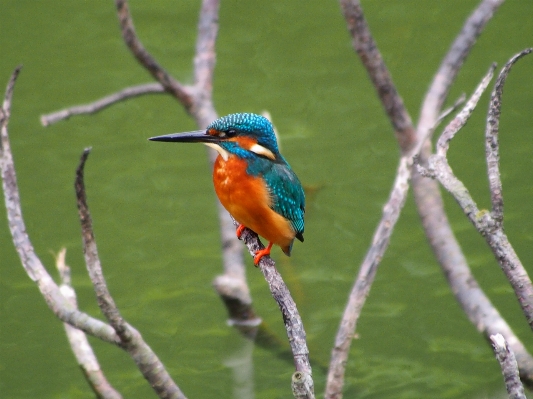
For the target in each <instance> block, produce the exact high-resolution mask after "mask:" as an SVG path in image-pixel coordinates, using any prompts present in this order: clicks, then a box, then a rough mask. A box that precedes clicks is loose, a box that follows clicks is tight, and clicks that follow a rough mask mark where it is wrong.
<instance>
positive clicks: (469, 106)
mask: <svg viewBox="0 0 533 399" xmlns="http://www.w3.org/2000/svg"><path fill="white" fill-rule="evenodd" d="M495 69H496V64H492V65H491V66H490V68H489V72H488V73H487V74H486V75H485V77H484V78H483V80H482V81H481V83H480V84H479V85H478V87H477V88H476V90H475V91H474V93H473V94H472V96H471V97H470V98H469V99H468V101H467V102H466V104H465V106H464V107H463V109H462V110H461V111H460V112H459V114H457V116H456V117H455V118H453V120H452V121H451V122H450V123H449V124H448V125H447V126H446V128H445V129H444V131H443V132H442V134H441V136H440V137H439V140H438V141H437V154H438V155H440V156H443V157H444V156H446V153H447V152H448V148H449V143H450V140H451V139H453V138H454V136H455V134H456V133H457V132H458V131H459V130H460V129H461V128H462V127H463V126H464V125H466V122H467V121H468V119H469V118H470V116H471V115H472V112H474V109H475V108H476V105H477V103H478V101H479V99H480V98H481V95H482V94H483V92H484V91H485V90H486V89H487V86H488V85H489V83H490V81H491V80H492V77H493V75H494V70H495Z"/></svg>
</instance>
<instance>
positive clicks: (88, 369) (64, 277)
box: [56, 248, 122, 399]
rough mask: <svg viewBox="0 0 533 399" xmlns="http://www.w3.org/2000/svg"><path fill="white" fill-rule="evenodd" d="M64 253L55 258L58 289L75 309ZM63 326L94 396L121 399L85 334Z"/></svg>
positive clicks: (61, 252)
mask: <svg viewBox="0 0 533 399" xmlns="http://www.w3.org/2000/svg"><path fill="white" fill-rule="evenodd" d="M66 253H67V250H66V249H65V248H63V249H62V250H61V251H60V252H59V253H58V254H57V257H56V267H57V270H58V271H59V277H60V279H61V285H60V287H59V289H60V290H61V293H62V294H63V295H64V296H65V298H66V299H67V300H68V301H69V302H70V303H71V304H72V306H73V307H74V308H77V307H78V304H77V301H76V292H75V291H74V289H73V288H72V284H71V278H70V267H69V266H68V265H67V264H66V263H65V255H66ZM63 326H64V327H65V332H66V334H67V338H68V341H69V343H70V347H71V348H72V352H74V356H75V357H76V360H77V362H78V364H79V366H80V368H81V370H82V371H83V374H84V375H85V378H86V380H87V382H88V383H89V385H90V387H91V388H92V390H93V391H94V393H95V394H96V396H97V397H98V398H102V399H122V395H120V393H118V392H117V391H116V390H115V388H113V386H112V385H111V384H110V383H109V381H107V379H106V377H105V375H104V373H103V371H102V369H101V368H100V364H99V363H98V360H97V359H96V356H95V354H94V352H93V349H92V347H91V344H90V343H89V341H88V340H87V336H86V335H85V333H84V332H83V331H80V330H78V329H77V328H74V327H72V326H71V325H69V324H67V323H63Z"/></svg>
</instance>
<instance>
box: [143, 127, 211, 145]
mask: <svg viewBox="0 0 533 399" xmlns="http://www.w3.org/2000/svg"><path fill="white" fill-rule="evenodd" d="M148 140H151V141H168V142H173V143H218V142H219V141H220V137H217V136H212V135H210V134H208V133H207V132H206V131H205V130H195V131H194V132H186V133H172V134H165V135H164V136H155V137H150V138H149V139H148Z"/></svg>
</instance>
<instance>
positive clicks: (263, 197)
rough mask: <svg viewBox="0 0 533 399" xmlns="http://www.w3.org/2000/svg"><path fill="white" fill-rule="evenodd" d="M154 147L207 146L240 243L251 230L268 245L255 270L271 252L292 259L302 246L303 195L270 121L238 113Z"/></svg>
mask: <svg viewBox="0 0 533 399" xmlns="http://www.w3.org/2000/svg"><path fill="white" fill-rule="evenodd" d="M149 140H151V141H163V142H173V143H203V144H205V145H207V146H208V147H211V148H213V149H215V150H216V151H217V152H218V156H217V158H216V160H215V163H214V168H213V185H214V187H215V192H216V194H217V196H218V199H219V200H220V202H221V204H222V205H223V206H224V208H225V209H226V210H227V211H228V212H229V213H230V215H231V216H233V218H234V219H235V220H236V221H237V222H238V223H239V226H238V227H237V230H236V234H237V238H239V239H240V238H241V235H242V233H243V231H244V229H245V228H248V229H250V230H252V231H254V232H255V233H257V234H258V235H259V236H261V237H263V238H265V239H266V240H267V241H268V246H267V247H266V248H264V249H261V250H259V251H257V252H256V253H255V255H254V265H255V266H257V265H258V264H259V262H260V260H261V258H263V257H264V256H266V255H270V251H271V249H272V246H273V245H274V244H275V245H278V246H279V247H280V248H281V249H282V251H283V252H284V253H285V254H286V255H287V256H290V255H291V251H292V246H293V243H294V239H295V238H297V239H298V240H300V241H301V242H303V241H304V236H303V234H304V214H305V193H304V190H303V188H302V184H301V183H300V180H299V179H298V177H297V176H296V174H295V173H294V171H293V170H292V168H291V167H290V165H289V163H288V162H287V161H286V160H285V158H284V157H283V156H282V155H281V153H280V151H279V147H278V143H277V140H276V134H275V133H274V128H273V126H272V123H270V121H269V120H268V119H267V118H265V117H263V116H261V115H257V114H252V113H236V114H230V115H226V116H224V117H221V118H218V119H216V120H215V121H213V122H212V123H211V124H209V126H207V128H206V129H205V130H197V131H191V132H185V133H173V134H166V135H163V136H155V137H151V138H149Z"/></svg>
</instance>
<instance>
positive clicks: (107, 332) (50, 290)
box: [0, 67, 119, 344]
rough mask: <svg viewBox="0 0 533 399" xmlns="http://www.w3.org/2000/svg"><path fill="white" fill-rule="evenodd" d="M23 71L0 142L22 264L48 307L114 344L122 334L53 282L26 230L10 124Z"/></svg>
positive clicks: (2, 116) (7, 101)
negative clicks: (80, 306) (76, 304)
mask: <svg viewBox="0 0 533 399" xmlns="http://www.w3.org/2000/svg"><path fill="white" fill-rule="evenodd" d="M19 71H20V67H19V68H17V69H16V70H15V71H14V73H13V75H12V76H11V79H10V81H9V84H8V87H7V90H6V95H5V98H4V102H3V106H2V111H1V112H0V120H1V142H2V145H1V147H0V168H1V169H2V185H3V189H4V198H5V204H6V209H7V219H8V224H9V229H10V231H11V236H12V238H13V243H14V245H15V248H16V250H17V252H18V254H19V257H20V260H21V263H22V266H23V267H24V270H25V271H26V273H27V274H28V276H29V277H30V278H31V279H32V280H33V281H35V283H36V284H37V286H38V287H39V290H40V291H41V294H42V295H43V298H44V300H45V301H46V304H47V305H48V307H49V308H50V309H51V310H52V311H53V312H54V314H55V315H56V316H57V317H58V318H59V319H60V320H61V321H63V322H65V323H68V324H70V325H72V326H74V327H76V328H78V329H80V330H82V331H85V332H86V333H88V334H91V335H93V336H95V337H98V338H100V339H102V340H104V341H107V342H111V343H114V344H118V343H119V338H118V336H117V335H116V333H115V331H114V330H113V329H112V328H111V327H110V326H108V325H107V324H105V323H103V322H102V321H100V320H97V319H94V318H92V317H90V316H88V315H87V314H85V313H82V312H79V311H78V310H76V309H75V308H73V307H72V305H71V304H70V303H69V301H67V300H66V298H65V297H64V296H63V295H62V294H61V292H60V291H59V287H58V286H57V285H56V284H55V283H54V281H53V280H52V278H51V277H50V275H49V274H48V272H47V271H46V269H45V268H44V266H43V264H42V263H41V260H40V259H39V258H38V257H37V256H36V255H35V251H34V249H33V245H32V244H31V241H30V239H29V237H28V234H27V233H26V226H25V224H24V219H23V218H22V210H21V207H20V195H19V190H18V186H17V177H16V173H15V165H14V163H13V155H12V153H11V146H10V144H9V135H8V129H7V125H8V122H9V114H10V108H11V98H12V95H13V88H14V84H15V80H16V78H17V76H18V73H19Z"/></svg>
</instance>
